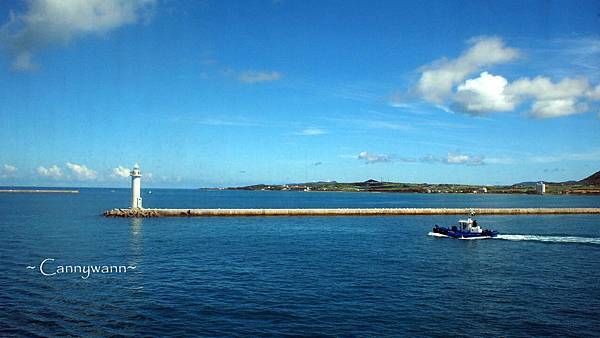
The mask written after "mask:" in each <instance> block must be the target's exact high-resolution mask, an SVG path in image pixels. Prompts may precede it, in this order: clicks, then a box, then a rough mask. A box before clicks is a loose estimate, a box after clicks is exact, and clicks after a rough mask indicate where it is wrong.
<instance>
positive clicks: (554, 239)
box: [496, 235, 600, 245]
mask: <svg viewBox="0 0 600 338" xmlns="http://www.w3.org/2000/svg"><path fill="white" fill-rule="evenodd" d="M496 238H497V239H505V240H509V241H538V242H549V243H581V244H597V245H600V238H597V237H592V238H590V237H576V236H538V235H498V236H497V237H496Z"/></svg>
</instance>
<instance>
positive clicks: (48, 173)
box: [36, 164, 63, 179]
mask: <svg viewBox="0 0 600 338" xmlns="http://www.w3.org/2000/svg"><path fill="white" fill-rule="evenodd" d="M36 171H37V173H38V174H39V175H40V176H44V177H50V178H54V179H57V178H61V177H62V176H63V172H62V170H61V169H60V168H59V167H58V166H57V165H56V164H55V165H53V166H51V167H48V168H45V167H42V166H40V167H38V168H37V169H36Z"/></svg>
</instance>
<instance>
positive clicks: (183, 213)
mask: <svg viewBox="0 0 600 338" xmlns="http://www.w3.org/2000/svg"><path fill="white" fill-rule="evenodd" d="M470 212H474V213H475V214H477V215H568V214H599V215H600V208H351V209H139V208H133V209H112V210H109V211H106V212H104V216H106V217H139V218H145V217H265V216H417V215H421V216H422V215H468V214H469V213H470Z"/></svg>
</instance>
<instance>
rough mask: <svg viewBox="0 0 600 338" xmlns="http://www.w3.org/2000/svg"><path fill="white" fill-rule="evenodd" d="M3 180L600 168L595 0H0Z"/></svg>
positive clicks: (241, 178) (403, 178) (165, 180)
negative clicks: (137, 171) (133, 172)
mask: <svg viewBox="0 0 600 338" xmlns="http://www.w3.org/2000/svg"><path fill="white" fill-rule="evenodd" d="M0 121H1V125H0V149H2V150H1V151H0V185H4V186H15V185H16V186H19V185H22V186H72V187H127V186H128V185H129V180H130V179H129V178H128V171H129V170H130V169H131V168H132V167H133V165H134V164H135V163H138V164H139V165H140V167H141V170H142V175H143V176H142V185H143V186H146V187H172V188H197V187H226V186H238V185H247V184H257V183H267V184H278V183H292V182H309V181H331V180H335V181H338V182H355V181H364V180H367V179H376V180H385V181H396V182H414V183H424V182H428V183H468V184H513V183H517V182H522V181H538V180H544V181H566V180H579V179H582V178H584V177H586V176H589V175H591V174H592V173H594V172H596V171H598V170H600V2H598V1H584V0H581V1H414V2H409V1H375V2H373V1H333V0H332V1H311V0H309V1H292V0H279V1H272V0H263V1H254V0H252V1H211V0H206V1H168V0H28V1H22V0H3V1H1V2H0Z"/></svg>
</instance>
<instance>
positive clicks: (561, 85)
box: [506, 76, 596, 118]
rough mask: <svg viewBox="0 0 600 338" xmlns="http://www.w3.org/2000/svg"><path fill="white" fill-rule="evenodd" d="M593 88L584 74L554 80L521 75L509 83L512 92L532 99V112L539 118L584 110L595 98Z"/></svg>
mask: <svg viewBox="0 0 600 338" xmlns="http://www.w3.org/2000/svg"><path fill="white" fill-rule="evenodd" d="M595 90H596V89H595V88H592V87H591V86H590V84H589V82H588V80H587V79H586V78H584V77H579V78H564V79H562V80H561V81H560V82H556V83H554V82H552V80H550V79H549V78H547V77H543V76H538V77H535V78H534V79H530V78H521V79H518V80H516V81H514V82H513V83H511V84H510V85H508V86H507V88H506V92H507V93H508V95H514V96H519V97H522V98H531V99H532V100H533V104H532V107H531V111H530V114H531V115H532V116H534V117H538V118H552V117H560V116H567V115H572V114H577V113H582V112H585V111H586V110H588V106H587V102H586V101H587V100H586V99H588V98H589V99H590V100H594V99H595V94H596V93H595Z"/></svg>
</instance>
